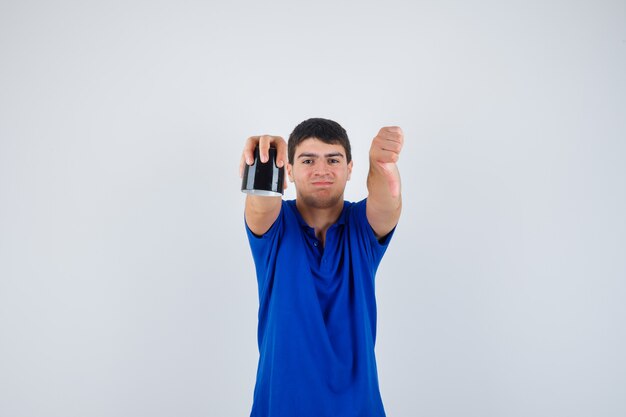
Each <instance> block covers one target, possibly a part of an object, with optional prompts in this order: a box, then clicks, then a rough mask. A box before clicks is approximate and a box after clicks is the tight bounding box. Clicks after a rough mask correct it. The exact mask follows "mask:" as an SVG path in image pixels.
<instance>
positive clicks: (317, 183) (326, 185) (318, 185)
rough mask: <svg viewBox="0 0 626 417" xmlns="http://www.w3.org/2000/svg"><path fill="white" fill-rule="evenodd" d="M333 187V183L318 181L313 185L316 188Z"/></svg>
mask: <svg viewBox="0 0 626 417" xmlns="http://www.w3.org/2000/svg"><path fill="white" fill-rule="evenodd" d="M331 185H333V183H332V182H330V181H316V182H314V183H313V186H314V187H330V186H331Z"/></svg>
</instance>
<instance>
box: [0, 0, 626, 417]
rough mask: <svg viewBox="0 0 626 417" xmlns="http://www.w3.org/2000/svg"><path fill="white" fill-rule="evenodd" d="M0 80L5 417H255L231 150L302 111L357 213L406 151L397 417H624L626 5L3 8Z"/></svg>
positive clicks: (397, 301) (382, 330)
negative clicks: (334, 151) (343, 143)
mask: <svg viewBox="0 0 626 417" xmlns="http://www.w3.org/2000/svg"><path fill="white" fill-rule="evenodd" d="M0 59H1V65H0V415H1V416H3V417H43V416H46V417H47V416H51V417H52V416H59V417H61V416H62V417H69V416H81V417H82V416H124V417H126V416H128V417H136V416H150V417H160V416H189V417H191V416H214V417H231V416H232V417H235V416H237V417H238V416H247V415H248V413H249V411H250V406H251V400H252V390H253V386H254V378H255V371H256V361H257V357H258V356H257V355H258V351H257V347H256V324H257V323H256V319H257V317H256V313H257V306H258V304H257V293H256V290H257V288H256V281H255V276H254V271H253V264H252V260H251V257H250V251H249V248H248V244H247V240H246V237H245V233H244V229H243V214H242V208H243V202H244V195H243V194H241V193H240V192H239V187H240V180H239V177H238V173H237V166H238V162H239V156H240V152H241V148H242V146H243V143H244V141H245V139H246V138H247V137H248V136H250V135H255V134H277V135H283V136H285V137H287V136H288V135H289V133H290V132H291V130H292V129H293V127H294V126H295V125H296V124H297V123H299V122H300V121H302V120H304V119H306V118H309V117H328V118H331V119H334V120H337V121H338V122H340V123H341V124H342V125H343V126H344V127H345V128H346V129H347V131H348V134H349V135H350V137H351V139H352V142H353V148H354V158H355V172H354V174H353V178H352V181H351V182H350V183H349V184H348V189H347V192H346V198H348V199H351V200H355V199H360V198H362V197H364V196H365V193H366V189H365V177H366V172H367V152H368V149H369V144H370V141H371V139H372V138H373V137H374V135H375V134H376V133H377V131H378V129H379V128H380V127H382V126H385V125H399V126H401V127H402V128H403V129H404V132H405V136H406V143H405V147H404V150H403V153H402V156H401V161H400V169H401V173H402V178H403V194H404V212H403V216H402V219H401V221H400V224H399V227H398V229H397V233H396V235H395V237H394V239H393V242H392V244H391V246H390V248H389V250H388V252H387V255H386V257H385V259H383V262H382V264H381V267H380V269H379V274H378V276H377V282H378V284H377V296H378V306H379V322H378V343H377V357H378V365H379V377H380V384H381V392H382V395H383V401H384V403H385V406H386V409H387V413H388V415H389V416H390V417H405V416H406V417H410V416H429V417H435V416H455V417H457V416H464V417H466V416H480V417H485V416H493V417H501V416H507V417H508V416H533V417H538V416H546V417H547V416H550V417H553V416H594V417H596V416H615V417H617V416H620V417H621V416H624V415H626V360H625V355H624V352H625V351H626V337H625V333H626V307H625V301H624V300H625V296H626V260H625V259H626V256H625V255H626V221H625V216H624V213H625V212H626V186H625V181H624V180H625V178H626V168H625V167H624V157H625V151H626V145H625V139H626V3H624V2H623V1H586V2H585V1H575V2H570V1H504V2H498V1H474V2H464V1H403V2H398V1H395V2H394V1H387V2H384V3H383V2H368V1H365V2H364V1H353V2H301V3H296V2H287V1H284V2H254V1H235V2H228V3H226V2H222V3H221V4H217V3H216V2H215V3H214V2H209V1H178V2H164V1H142V2H140V1H123V2H122V1H107V2H104V1H101V2H81V1H55V2H45V1H19V2H18V1H2V2H0ZM286 197H287V198H293V197H294V190H293V188H290V189H289V190H288V191H287V194H286Z"/></svg>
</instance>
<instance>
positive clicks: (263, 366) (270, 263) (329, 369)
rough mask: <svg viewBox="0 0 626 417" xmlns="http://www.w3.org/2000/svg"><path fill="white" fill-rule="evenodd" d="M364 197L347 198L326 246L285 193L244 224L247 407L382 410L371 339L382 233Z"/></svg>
mask: <svg viewBox="0 0 626 417" xmlns="http://www.w3.org/2000/svg"><path fill="white" fill-rule="evenodd" d="M366 201H367V200H362V201H359V202H358V203H352V202H347V201H346V202H344V208H343V211H342V213H341V215H340V217H339V219H338V221H337V222H336V223H335V224H334V225H332V226H331V227H330V228H329V229H328V231H327V233H326V243H325V247H322V245H321V244H320V242H319V241H318V240H317V238H316V237H315V233H314V230H313V229H312V228H311V227H309V226H308V225H307V224H306V223H305V221H304V220H303V218H302V216H301V215H300V213H299V212H298V210H297V208H296V204H295V200H289V201H286V200H283V202H282V207H281V211H280V215H279V216H278V219H277V220H276V221H275V222H274V224H273V225H272V227H271V228H270V229H269V230H268V231H267V232H266V233H265V234H264V235H263V236H256V235H254V234H253V233H252V232H251V231H250V229H249V228H248V227H247V226H246V230H247V233H248V240H249V242H250V247H251V249H252V256H253V258H254V263H255V266H256V273H257V281H258V290H259V327H258V343H259V355H260V356H259V363H258V370H257V377H256V386H255V389H254V402H253V405H252V412H251V414H250V416H251V417H384V416H385V411H384V408H383V403H382V399H381V396H380V391H379V388H378V372H377V369H376V358H375V355H374V345H375V342H376V299H375V293H374V281H375V280H374V277H375V274H376V269H377V268H378V265H379V263H380V260H381V259H382V257H383V254H384V253H385V250H386V248H387V245H388V244H389V240H390V239H391V236H392V235H393V231H392V232H391V233H389V234H388V235H387V236H385V238H384V239H383V241H382V242H379V241H378V240H377V239H376V237H375V235H374V232H373V231H372V228H371V227H370V225H369V223H368V221H367V218H366V215H365V206H366Z"/></svg>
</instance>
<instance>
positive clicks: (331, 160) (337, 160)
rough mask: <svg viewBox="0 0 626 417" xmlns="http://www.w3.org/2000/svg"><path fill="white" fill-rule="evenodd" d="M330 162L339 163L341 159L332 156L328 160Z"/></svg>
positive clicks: (332, 163)
mask: <svg viewBox="0 0 626 417" xmlns="http://www.w3.org/2000/svg"><path fill="white" fill-rule="evenodd" d="M328 163H329V164H331V165H336V164H338V163H339V159H335V158H331V159H329V160H328Z"/></svg>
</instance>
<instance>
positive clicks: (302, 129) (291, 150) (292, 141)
mask: <svg viewBox="0 0 626 417" xmlns="http://www.w3.org/2000/svg"><path fill="white" fill-rule="evenodd" d="M310 138H315V139H319V140H321V141H322V142H324V143H330V144H339V145H341V146H343V148H344V149H345V151H346V161H347V162H348V163H350V161H351V160H352V153H351V151H350V140H349V139H348V134H347V133H346V130H345V129H344V128H343V127H341V125H340V124H339V123H337V122H334V121H332V120H328V119H322V118H320V117H314V118H311V119H307V120H305V121H304V122H302V123H300V124H299V125H298V126H296V127H295V129H293V132H291V135H289V141H288V142H287V154H288V157H289V163H290V164H292V165H293V160H294V157H295V153H296V147H297V146H298V145H299V144H300V143H301V142H302V141H304V140H306V139H310Z"/></svg>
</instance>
